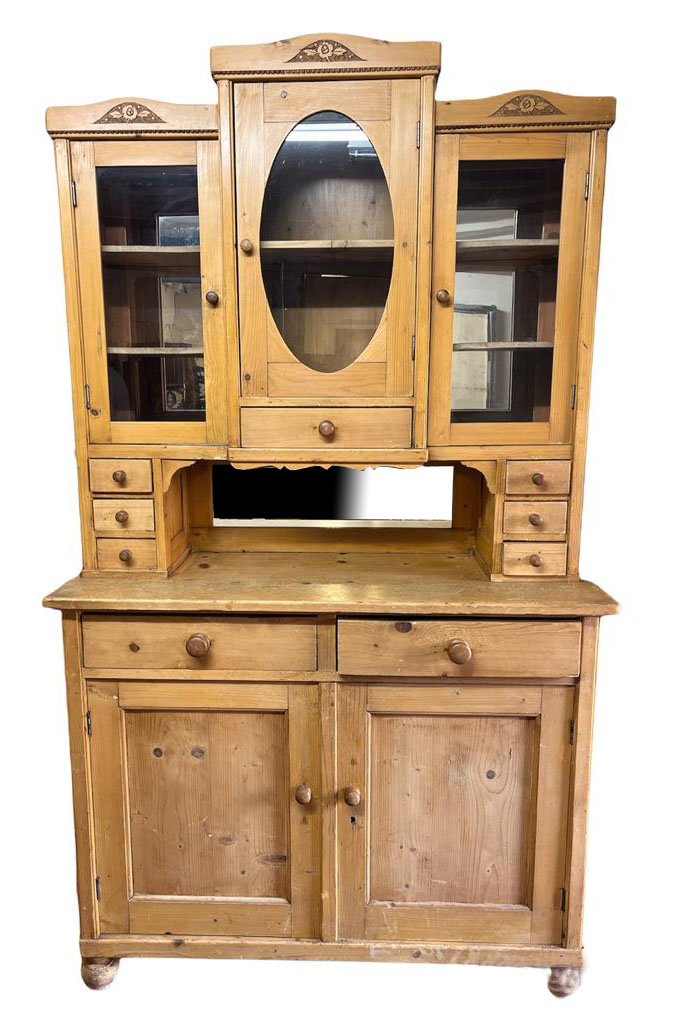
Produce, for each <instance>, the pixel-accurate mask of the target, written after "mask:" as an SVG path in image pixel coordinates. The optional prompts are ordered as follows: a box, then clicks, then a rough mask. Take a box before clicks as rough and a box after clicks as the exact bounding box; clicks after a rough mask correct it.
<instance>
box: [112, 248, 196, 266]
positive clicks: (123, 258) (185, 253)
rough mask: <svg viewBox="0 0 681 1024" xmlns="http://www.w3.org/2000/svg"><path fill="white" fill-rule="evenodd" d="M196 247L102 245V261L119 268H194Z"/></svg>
mask: <svg viewBox="0 0 681 1024" xmlns="http://www.w3.org/2000/svg"><path fill="white" fill-rule="evenodd" d="M200 254H201V247H200V246H198V245H103V246H102V259H103V261H104V263H106V265H107V266H112V267H115V266H119V267H169V266H170V267H186V266H191V267H196V269H197V270H198V264H199V257H200Z"/></svg>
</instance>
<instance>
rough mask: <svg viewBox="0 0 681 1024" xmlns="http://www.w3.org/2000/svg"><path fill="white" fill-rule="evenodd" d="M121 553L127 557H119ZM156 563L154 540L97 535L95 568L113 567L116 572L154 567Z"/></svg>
mask: <svg viewBox="0 0 681 1024" xmlns="http://www.w3.org/2000/svg"><path fill="white" fill-rule="evenodd" d="M121 553H124V554H125V555H126V556H129V557H127V558H124V559H121ZM157 565H158V561H157V556H156V541H154V540H139V539H134V538H131V537H98V538H97V568H99V569H115V570H116V571H117V572H137V570H139V569H155V568H156V567H157Z"/></svg>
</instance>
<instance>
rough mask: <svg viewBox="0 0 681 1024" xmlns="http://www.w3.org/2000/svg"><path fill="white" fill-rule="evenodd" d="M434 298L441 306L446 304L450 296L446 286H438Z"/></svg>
mask: <svg viewBox="0 0 681 1024" xmlns="http://www.w3.org/2000/svg"><path fill="white" fill-rule="evenodd" d="M435 298H436V299H437V301H438V302H439V303H440V305H441V306H446V305H447V303H448V302H449V300H450V298H451V295H450V294H449V292H448V291H447V289H446V288H440V290H439V291H437V292H435Z"/></svg>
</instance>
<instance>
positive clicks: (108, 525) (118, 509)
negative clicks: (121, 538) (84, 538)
mask: <svg viewBox="0 0 681 1024" xmlns="http://www.w3.org/2000/svg"><path fill="white" fill-rule="evenodd" d="M92 521H93V524H94V527H95V530H101V531H102V532H104V533H135V532H138V533H153V532H154V502H153V499H152V498H128V497H126V498H124V499H122V500H116V499H115V498H95V499H94V500H93V502H92Z"/></svg>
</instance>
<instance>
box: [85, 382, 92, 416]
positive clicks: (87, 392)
mask: <svg viewBox="0 0 681 1024" xmlns="http://www.w3.org/2000/svg"><path fill="white" fill-rule="evenodd" d="M85 408H86V409H87V411H88V412H89V411H90V409H91V408H92V407H91V405H90V385H89V384H86V385H85Z"/></svg>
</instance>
